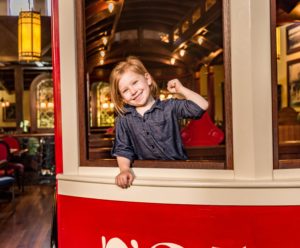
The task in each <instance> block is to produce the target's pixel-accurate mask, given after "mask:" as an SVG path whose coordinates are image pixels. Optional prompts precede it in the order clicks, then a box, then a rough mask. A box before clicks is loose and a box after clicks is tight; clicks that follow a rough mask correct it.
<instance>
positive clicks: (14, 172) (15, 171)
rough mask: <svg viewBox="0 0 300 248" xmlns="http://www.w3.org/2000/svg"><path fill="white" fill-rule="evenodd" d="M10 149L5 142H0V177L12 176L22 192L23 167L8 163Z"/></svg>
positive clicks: (18, 164) (19, 164)
mask: <svg viewBox="0 0 300 248" xmlns="http://www.w3.org/2000/svg"><path fill="white" fill-rule="evenodd" d="M10 156H11V154H10V148H9V146H8V144H7V143H6V142H5V141H0V161H2V162H1V165H2V166H1V165H0V176H14V177H15V178H16V181H17V184H18V187H19V189H21V190H22V192H24V165H23V164H21V163H13V162H11V161H10Z"/></svg>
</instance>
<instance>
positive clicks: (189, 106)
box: [172, 100, 205, 119]
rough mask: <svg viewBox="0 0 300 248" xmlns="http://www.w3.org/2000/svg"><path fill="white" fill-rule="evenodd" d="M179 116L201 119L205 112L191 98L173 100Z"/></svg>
mask: <svg viewBox="0 0 300 248" xmlns="http://www.w3.org/2000/svg"><path fill="white" fill-rule="evenodd" d="M172 104H174V108H175V111H176V115H177V117H178V118H190V119H199V118H200V117H201V116H202V115H203V113H204V112H205V111H204V110H203V109H202V108H200V107H199V106H198V105H197V104H196V103H194V102H192V101H190V100H174V101H173V102H172Z"/></svg>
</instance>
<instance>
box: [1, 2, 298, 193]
mask: <svg viewBox="0 0 300 248" xmlns="http://www.w3.org/2000/svg"><path fill="white" fill-rule="evenodd" d="M10 2H14V1H9V0H7V1H6V0H1V1H0V30H1V33H2V34H3V35H2V39H0V139H1V140H2V141H3V142H5V140H6V139H7V140H9V139H10V140H13V139H14V141H12V142H11V143H9V142H6V143H7V144H8V147H9V151H8V154H7V155H5V156H6V157H3V156H4V155H3V156H2V158H1V161H9V162H10V163H21V164H23V165H24V168H25V177H24V178H23V179H20V180H19V181H18V180H17V182H19V183H20V184H22V183H23V184H24V182H25V190H26V180H29V179H28V177H27V178H26V173H27V171H31V172H32V171H34V173H35V175H36V176H37V178H38V179H39V180H41V179H42V180H43V179H46V180H52V179H53V178H55V159H54V157H55V144H54V124H55V120H54V110H55V106H54V102H55V101H54V95H53V85H54V84H53V78H52V46H51V8H49V6H50V5H49V2H51V1H46V0H44V1H24V2H26V4H27V5H26V7H23V9H24V8H25V10H26V11H27V14H28V15H29V16H30V18H31V21H33V23H32V24H30V25H32V26H31V27H32V28H28V27H24V29H23V31H24V30H25V33H22V32H23V31H22V27H21V25H22V21H21V13H22V12H20V9H18V10H17V11H18V12H17V13H12V12H10V11H11V10H10V8H11V6H10V5H9V4H10ZM28 3H29V5H30V4H31V7H30V6H28ZM226 3H227V1H221V0H203V1H194V0H186V1H181V2H178V1H171V0H153V1H146V0H128V1H126V0H124V1H123V0H105V1H104V0H103V1H99V0H85V1H78V3H77V7H78V6H79V7H81V8H78V9H79V10H83V11H82V12H80V11H78V13H77V15H78V18H77V19H78V20H79V21H78V23H79V24H78V25H77V34H78V47H77V51H78V54H80V55H83V57H84V58H85V60H84V61H74V63H78V82H77V84H78V106H79V111H80V110H81V109H82V110H84V112H83V114H82V118H80V120H78V121H79V123H80V126H83V128H82V130H81V132H82V133H80V137H84V138H83V140H84V142H85V143H84V144H85V145H83V146H82V148H81V149H82V150H80V153H81V156H83V157H84V161H89V162H88V164H89V165H95V166H99V165H100V166H101V160H102V159H105V160H106V161H108V160H111V161H113V162H112V165H115V161H114V159H113V158H112V157H111V154H110V151H111V147H112V142H113V140H114V128H113V126H114V119H115V112H114V106H113V104H112V102H111V100H110V89H109V74H110V71H111V69H112V68H113V67H114V66H115V65H116V63H118V62H119V61H120V60H123V59H124V58H126V57H127V56H129V55H135V56H137V57H139V58H140V59H141V60H142V61H143V62H144V63H145V65H146V67H147V68H148V69H149V72H150V73H151V74H152V75H153V77H154V78H155V80H156V81H157V83H158V84H159V87H160V89H161V90H160V99H161V100H164V99H168V98H172V97H173V98H176V97H177V98H180V96H178V95H172V94H169V93H168V92H167V90H166V83H167V81H168V80H170V79H172V78H178V79H179V80H180V81H181V82H182V83H183V84H184V85H186V86H187V87H189V88H191V89H192V90H194V91H196V92H199V93H200V94H201V95H203V96H204V97H205V98H206V99H207V100H208V101H209V103H210V105H209V109H208V111H207V113H206V115H205V118H202V119H201V120H199V121H198V120H197V121H196V120H195V121H194V120H193V121H190V120H182V122H181V127H182V133H181V134H182V139H183V143H184V145H185V148H186V151H187V153H188V156H189V159H190V160H191V161H199V160H201V161H208V162H206V163H202V164H200V165H199V166H200V168H220V169H232V168H233V167H232V166H233V165H232V163H230V161H231V159H232V133H233V132H234V130H232V126H231V118H232V117H231V93H232V92H231V79H230V42H229V40H228V37H229V36H230V30H227V26H226V23H228V22H230V20H229V19H228V18H227V16H224V14H223V13H224V12H223V9H224V8H228V6H226ZM271 3H272V4H273V5H272V6H275V7H274V10H272V11H273V12H272V13H271V18H272V27H270V33H271V36H270V38H271V39H272V40H273V43H272V44H273V47H271V48H270V49H271V54H272V77H273V85H272V98H273V105H274V106H273V122H274V128H273V137H274V151H277V152H275V153H274V154H275V155H274V168H295V167H298V168H299V167H300V164H299V159H300V152H299V148H300V143H299V142H300V114H299V112H300V25H299V23H298V22H299V20H300V4H299V1H284V0H277V1H275V0H271ZM50 4H51V3H50ZM26 11H23V12H26ZM35 14H37V15H38V16H39V18H37V19H35V18H36V17H35V16H34V15H35ZM25 18H28V16H27V17H26V16H25ZM30 18H29V19H30ZM37 20H38V21H37ZM25 24H26V22H25ZM35 28H39V29H38V30H39V31H34V29H35ZM29 31H33V33H34V35H38V36H39V38H37V40H39V42H40V43H39V44H38V45H36V44H35V42H36V40H35V39H32V37H33V36H28V35H26V32H29ZM4 34H5V35H4ZM28 39H29V40H28ZM23 42H25V43H24V44H23ZM26 42H30V45H28V44H27V45H26ZM22 44H23V45H22ZM35 46H37V47H38V48H39V50H37V51H29V50H30V49H29V50H26V49H27V48H36V47H35ZM23 48H25V51H23V53H22V49H23ZM74 83H76V82H74ZM199 130H202V131H201V132H199ZM13 143H14V144H15V146H13V145H12V144H13ZM5 149H6V148H5ZM211 161H213V162H214V163H213V165H212V163H210V162H211ZM4 163H5V162H4ZM182 164H183V166H189V165H191V164H192V165H191V166H194V165H193V163H189V165H186V164H184V163H182ZM5 173H7V172H4V174H5ZM30 175H32V174H30ZM29 178H30V179H32V176H30V177H29ZM22 180H23V181H22ZM21 187H22V186H21Z"/></svg>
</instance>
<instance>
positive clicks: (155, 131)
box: [148, 120, 169, 141]
mask: <svg viewBox="0 0 300 248" xmlns="http://www.w3.org/2000/svg"><path fill="white" fill-rule="evenodd" d="M148 124H149V128H150V130H151V135H152V136H153V138H154V139H155V140H157V141H166V140H167V139H168V136H169V130H168V129H169V128H168V123H167V121H166V120H161V121H159V120H158V121H157V120H156V121H149V123H148Z"/></svg>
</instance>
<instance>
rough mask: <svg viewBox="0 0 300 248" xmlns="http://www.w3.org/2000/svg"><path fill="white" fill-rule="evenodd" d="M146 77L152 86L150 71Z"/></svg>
mask: <svg viewBox="0 0 300 248" xmlns="http://www.w3.org/2000/svg"><path fill="white" fill-rule="evenodd" d="M145 78H146V80H147V83H148V85H149V86H150V85H151V84H152V77H151V75H150V74H149V73H145Z"/></svg>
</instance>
